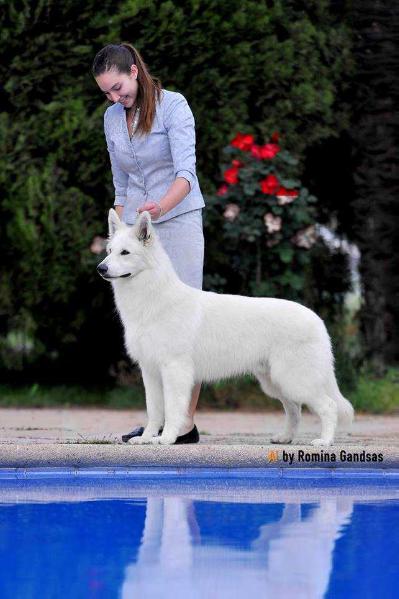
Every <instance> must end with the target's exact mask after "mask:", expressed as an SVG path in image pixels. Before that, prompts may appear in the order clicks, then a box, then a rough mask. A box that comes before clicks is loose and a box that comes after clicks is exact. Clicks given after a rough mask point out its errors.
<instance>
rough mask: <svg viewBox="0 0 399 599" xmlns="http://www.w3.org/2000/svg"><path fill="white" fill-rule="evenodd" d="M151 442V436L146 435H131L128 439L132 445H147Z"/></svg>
mask: <svg viewBox="0 0 399 599" xmlns="http://www.w3.org/2000/svg"><path fill="white" fill-rule="evenodd" d="M151 442H152V437H147V436H144V435H142V436H141V437H133V439H130V443H134V445H148V443H151Z"/></svg>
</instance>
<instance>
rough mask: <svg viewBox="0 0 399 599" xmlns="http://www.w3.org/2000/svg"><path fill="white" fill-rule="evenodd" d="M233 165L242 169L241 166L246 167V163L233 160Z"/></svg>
mask: <svg viewBox="0 0 399 599" xmlns="http://www.w3.org/2000/svg"><path fill="white" fill-rule="evenodd" d="M231 164H232V165H233V166H236V167H237V168H240V167H241V166H244V163H243V162H241V160H232V162H231Z"/></svg>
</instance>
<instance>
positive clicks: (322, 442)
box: [312, 439, 331, 447]
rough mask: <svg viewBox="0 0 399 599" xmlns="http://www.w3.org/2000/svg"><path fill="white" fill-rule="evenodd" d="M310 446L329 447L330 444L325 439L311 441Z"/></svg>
mask: <svg viewBox="0 0 399 599" xmlns="http://www.w3.org/2000/svg"><path fill="white" fill-rule="evenodd" d="M312 445H313V446H314V447H328V446H329V445H331V442H330V441H328V440H326V439H313V441H312Z"/></svg>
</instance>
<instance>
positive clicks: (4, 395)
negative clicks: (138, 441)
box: [0, 368, 399, 414]
mask: <svg viewBox="0 0 399 599" xmlns="http://www.w3.org/2000/svg"><path fill="white" fill-rule="evenodd" d="M342 389H343V393H344V394H345V395H346V397H348V399H349V400H350V401H351V402H352V404H353V406H354V408H355V410H358V411H362V412H370V413H374V414H382V413H385V414H395V413H396V414H397V413H399V368H390V369H389V370H388V372H387V374H386V375H385V376H384V377H383V378H377V377H375V376H373V375H372V374H371V373H370V371H368V370H367V369H366V368H364V369H363V370H362V371H361V372H360V374H359V376H358V378H357V381H356V384H355V385H353V386H352V389H351V390H350V391H349V390H345V388H344V385H342ZM78 406H81V407H86V408H88V407H102V408H112V409H130V410H133V409H139V410H144V409H145V399H144V387H143V385H142V384H141V383H138V384H132V385H131V386H128V387H127V386H126V387H114V388H111V389H106V388H86V387H79V386H68V385H57V386H51V387H50V386H44V385H39V384H34V385H30V386H24V387H16V386H10V385H0V407H14V408H15V407H20V408H47V407H58V408H60V407H61V408H70V407H78ZM199 408H200V409H201V410H206V409H217V410H222V411H223V410H226V411H229V410H239V409H243V410H265V411H267V410H275V409H277V410H279V411H280V410H281V409H282V408H281V404H280V402H279V401H278V400H274V399H270V398H268V397H266V396H265V395H264V393H263V392H262V390H261V389H260V386H259V384H258V382H257V381H256V379H255V378H254V377H252V376H250V375H248V376H244V377H240V378H235V379H230V380H226V381H221V382H219V383H214V384H207V383H206V384H203V386H202V389H201V395H200V402H199Z"/></svg>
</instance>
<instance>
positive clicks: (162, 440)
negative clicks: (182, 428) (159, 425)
mask: <svg viewBox="0 0 399 599" xmlns="http://www.w3.org/2000/svg"><path fill="white" fill-rule="evenodd" d="M176 439H177V437H175V436H166V435H165V436H164V435H160V436H159V437H153V438H152V439H151V443H153V444H154V445H173V443H174V442H175V441H176Z"/></svg>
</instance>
